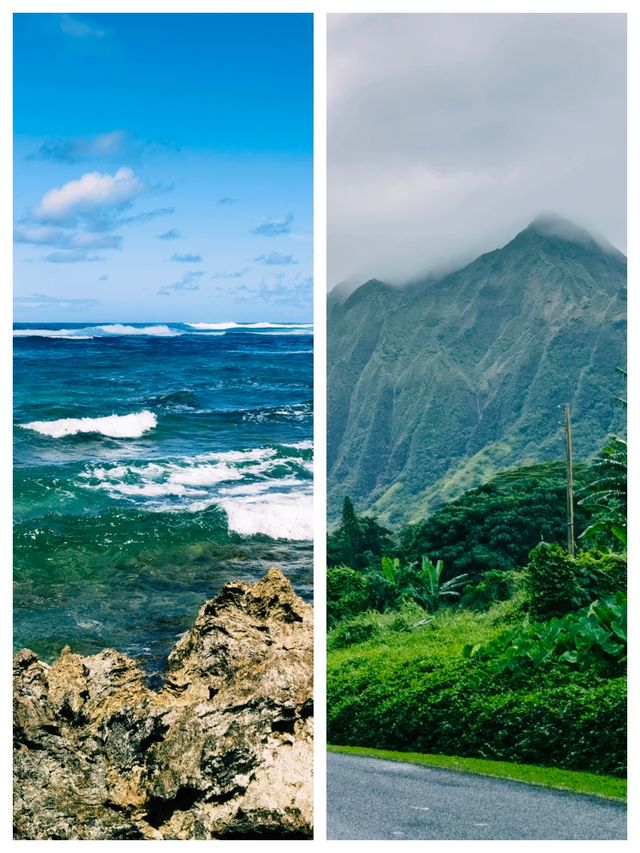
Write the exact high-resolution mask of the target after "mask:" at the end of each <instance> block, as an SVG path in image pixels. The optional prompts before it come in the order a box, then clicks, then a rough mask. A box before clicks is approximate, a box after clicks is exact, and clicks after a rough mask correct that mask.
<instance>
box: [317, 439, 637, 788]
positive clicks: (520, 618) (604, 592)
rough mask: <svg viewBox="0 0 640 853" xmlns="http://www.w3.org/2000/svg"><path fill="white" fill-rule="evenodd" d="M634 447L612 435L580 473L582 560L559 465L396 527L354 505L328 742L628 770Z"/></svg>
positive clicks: (339, 565)
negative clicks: (570, 540) (629, 509)
mask: <svg viewBox="0 0 640 853" xmlns="http://www.w3.org/2000/svg"><path fill="white" fill-rule="evenodd" d="M624 451H625V453H624V455H623V448H622V444H621V440H620V439H616V438H610V439H609V441H608V442H607V444H606V446H605V447H604V449H603V450H602V451H601V453H600V454H598V455H597V456H596V457H595V459H594V461H593V462H592V463H590V464H589V465H582V466H578V467H577V469H576V481H577V489H578V494H579V501H580V503H579V504H577V514H576V520H577V532H578V534H579V539H578V552H577V554H576V555H575V556H574V557H572V556H569V555H568V554H567V553H566V550H565V547H566V518H565V512H566V503H565V492H564V481H563V468H562V466H561V465H560V464H553V463H548V464H543V465H537V466H529V467H525V468H521V469H516V470H514V471H512V472H507V473H504V474H501V475H499V476H497V477H495V478H494V479H493V480H492V481H491V482H489V483H488V484H487V485H486V486H483V487H480V488H476V489H473V490H471V491H469V492H467V493H466V494H464V495H462V496H461V497H460V498H458V499H456V500H454V501H452V502H450V503H448V504H444V505H442V506H441V507H440V508H439V509H438V510H437V511H436V512H434V513H433V515H431V516H430V517H429V518H427V519H425V520H422V521H419V522H418V523H417V524H413V525H406V526H405V527H404V528H401V529H400V530H397V531H391V530H389V529H387V528H386V527H385V526H384V525H382V524H380V523H379V521H378V520H376V519H375V518H374V517H373V516H371V515H366V516H363V515H358V514H357V513H356V512H355V510H354V508H353V503H352V502H351V501H345V504H344V506H343V514H342V521H341V523H340V525H339V526H338V527H337V529H336V530H335V531H333V532H332V533H331V534H330V535H329V542H328V554H329V568H328V575H327V607H328V624H329V628H330V630H329V635H328V658H327V666H328V673H327V692H328V740H329V742H330V743H333V744H338V745H343V746H358V747H368V748H374V749H382V750H398V751H405V752H407V751H410V752H418V753H429V754H442V755H449V756H451V755H454V756H459V757H467V758H475V759H491V760H495V761H507V762H516V763H519V764H535V765H541V766H544V767H549V768H564V769H565V770H573V771H587V772H591V773H597V774H609V775H613V776H616V777H621V776H624V774H625V768H626V648H627V639H626V550H625V542H626V445H625V447H624ZM622 534H624V535H622Z"/></svg>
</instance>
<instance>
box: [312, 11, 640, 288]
mask: <svg viewBox="0 0 640 853" xmlns="http://www.w3.org/2000/svg"><path fill="white" fill-rule="evenodd" d="M625 46H626V24H625V16H624V15H604V14H599V15H590V14H553V15H544V14H513V15H495V14H478V15H472V14H444V15H438V14H424V15H388V14H387V15H374V14H371V15H356V14H352V15H330V16H329V23H328V104H329V113H328V158H329V162H328V192H329V196H328V213H329V215H328V248H329V267H328V269H329V273H328V279H329V286H330V287H333V286H334V285H335V284H337V283H339V282H340V281H342V280H344V279H347V278H350V277H351V276H355V277H357V279H358V280H362V281H364V280H366V279H368V278H371V277H374V276H375V277H378V278H382V279H386V280H388V281H391V282H398V283H400V282H402V281H405V280H407V279H410V278H413V277H415V276H418V275H420V274H423V273H427V272H430V271H433V270H437V269H438V268H443V267H448V266H455V265H457V264H460V263H462V262H466V261H467V260H470V259H472V258H473V257H475V256H476V255H477V254H479V253H481V252H483V251H487V250H490V249H493V248H496V247H497V246H499V245H503V244H504V243H506V242H507V241H508V240H509V239H510V238H511V237H512V236H514V234H515V233H517V232H518V231H519V230H521V229H522V228H523V227H525V226H526V225H527V224H528V223H529V222H530V221H531V220H532V219H534V218H535V216H536V215H537V214H539V213H540V212H555V213H558V214H560V215H563V216H566V217H568V218H570V219H573V220H574V221H576V222H578V223H579V224H582V225H584V226H586V227H587V228H590V229H592V230H595V231H597V232H599V233H600V234H602V235H603V236H604V237H606V238H607V239H608V240H609V241H610V242H611V243H613V244H614V245H615V246H616V247H617V248H619V249H621V250H622V251H626V168H625V160H626V143H625V139H626V88H625V86H626V84H625V76H626V55H625V53H626V47H625Z"/></svg>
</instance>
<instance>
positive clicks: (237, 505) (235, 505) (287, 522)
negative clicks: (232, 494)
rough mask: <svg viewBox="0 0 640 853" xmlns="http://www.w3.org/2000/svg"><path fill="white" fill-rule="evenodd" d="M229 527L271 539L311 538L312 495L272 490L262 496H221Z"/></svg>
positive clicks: (249, 534) (221, 505)
mask: <svg viewBox="0 0 640 853" xmlns="http://www.w3.org/2000/svg"><path fill="white" fill-rule="evenodd" d="M218 506H220V507H221V509H223V510H224V511H225V512H226V514H227V519H228V523H229V529H230V530H233V531H235V532H236V533H240V534H241V535H242V536H251V535H254V534H256V533H263V534H265V535H266V536H270V537H271V538H272V539H292V540H297V541H307V540H312V539H313V496H312V495H310V494H300V493H299V492H272V493H271V494H268V495H264V496H258V497H254V496H250V497H245V498H238V497H236V498H222V499H221V500H219V501H218Z"/></svg>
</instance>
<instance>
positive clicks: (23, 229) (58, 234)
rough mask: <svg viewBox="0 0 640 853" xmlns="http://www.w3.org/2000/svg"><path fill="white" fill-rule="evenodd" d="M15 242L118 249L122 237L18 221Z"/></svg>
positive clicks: (65, 247)
mask: <svg viewBox="0 0 640 853" xmlns="http://www.w3.org/2000/svg"><path fill="white" fill-rule="evenodd" d="M13 239H14V242H16V243H29V244H31V245H33V246H54V247H55V248H56V249H119V248H120V246H121V244H122V237H120V236H119V235H117V234H105V233H103V232H95V231H79V232H77V233H73V232H72V231H69V230H68V229H64V228H59V227H56V226H54V225H29V224H27V223H23V222H19V223H17V224H16V226H15V227H14V230H13Z"/></svg>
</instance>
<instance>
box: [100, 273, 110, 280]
mask: <svg viewBox="0 0 640 853" xmlns="http://www.w3.org/2000/svg"><path fill="white" fill-rule="evenodd" d="M98 281H109V276H108V275H106V274H105V275H101V276H100V278H99V279H98Z"/></svg>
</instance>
